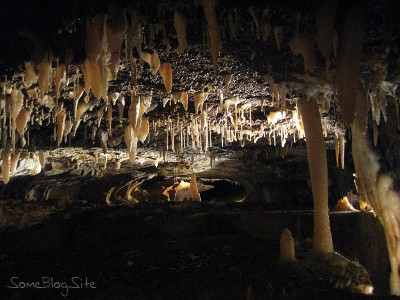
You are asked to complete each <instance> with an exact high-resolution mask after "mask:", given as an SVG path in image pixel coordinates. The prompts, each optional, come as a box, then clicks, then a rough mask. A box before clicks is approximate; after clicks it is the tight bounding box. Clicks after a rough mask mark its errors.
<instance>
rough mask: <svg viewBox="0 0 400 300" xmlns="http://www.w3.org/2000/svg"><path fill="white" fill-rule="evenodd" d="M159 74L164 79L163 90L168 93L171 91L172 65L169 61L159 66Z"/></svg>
mask: <svg viewBox="0 0 400 300" xmlns="http://www.w3.org/2000/svg"><path fill="white" fill-rule="evenodd" d="M160 75H161V77H162V79H163V81H164V86H165V90H166V91H167V93H168V94H170V93H171V91H172V66H171V63H169V62H165V63H162V64H161V66H160Z"/></svg>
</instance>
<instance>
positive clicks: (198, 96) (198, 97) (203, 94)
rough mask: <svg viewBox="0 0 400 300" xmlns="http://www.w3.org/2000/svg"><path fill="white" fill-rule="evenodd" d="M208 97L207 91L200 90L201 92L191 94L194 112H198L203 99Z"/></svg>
mask: <svg viewBox="0 0 400 300" xmlns="http://www.w3.org/2000/svg"><path fill="white" fill-rule="evenodd" d="M207 97H208V93H207V92H201V93H196V94H194V95H193V98H194V109H195V112H196V114H198V112H199V109H200V110H203V108H202V107H203V103H204V101H206V99H207Z"/></svg>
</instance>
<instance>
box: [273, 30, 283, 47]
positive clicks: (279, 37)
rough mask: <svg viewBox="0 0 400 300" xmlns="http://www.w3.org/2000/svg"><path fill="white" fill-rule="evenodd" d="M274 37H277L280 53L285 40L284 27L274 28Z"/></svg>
mask: <svg viewBox="0 0 400 300" xmlns="http://www.w3.org/2000/svg"><path fill="white" fill-rule="evenodd" d="M274 35H275V42H276V47H277V48H278V51H280V50H281V43H282V38H283V26H276V27H274Z"/></svg>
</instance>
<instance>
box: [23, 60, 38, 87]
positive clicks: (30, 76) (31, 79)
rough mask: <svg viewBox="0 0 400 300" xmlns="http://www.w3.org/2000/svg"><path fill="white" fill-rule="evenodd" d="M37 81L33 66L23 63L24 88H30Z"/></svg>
mask: <svg viewBox="0 0 400 300" xmlns="http://www.w3.org/2000/svg"><path fill="white" fill-rule="evenodd" d="M37 81H38V75H37V74H36V73H35V69H34V65H33V63H32V62H30V61H28V62H25V77H24V86H25V88H29V87H31V86H32V85H33V84H35V83H36V82H37Z"/></svg>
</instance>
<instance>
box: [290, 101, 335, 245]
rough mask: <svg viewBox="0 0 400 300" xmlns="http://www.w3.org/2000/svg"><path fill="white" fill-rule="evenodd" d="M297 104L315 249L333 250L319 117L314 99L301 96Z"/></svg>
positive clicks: (326, 170) (325, 165)
mask: <svg viewBox="0 0 400 300" xmlns="http://www.w3.org/2000/svg"><path fill="white" fill-rule="evenodd" d="M297 105H298V107H299V110H300V113H301V117H302V120H303V124H304V131H305V135H306V139H307V140H306V141H307V157H308V164H309V169H310V178H311V187H312V194H313V199H314V237H313V240H314V244H313V249H314V251H316V252H322V253H327V252H333V242H332V234H331V230H330V225H329V214H328V212H329V209H328V166H327V158H326V150H325V143H324V137H323V134H322V125H321V118H320V114H319V109H318V105H317V103H316V102H315V100H314V99H313V98H311V99H309V100H308V101H307V99H306V98H304V97H303V98H301V99H300V100H299V101H298V102H297Z"/></svg>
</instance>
